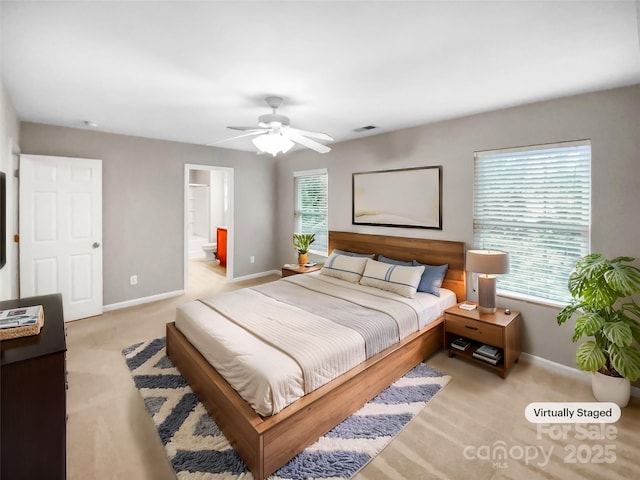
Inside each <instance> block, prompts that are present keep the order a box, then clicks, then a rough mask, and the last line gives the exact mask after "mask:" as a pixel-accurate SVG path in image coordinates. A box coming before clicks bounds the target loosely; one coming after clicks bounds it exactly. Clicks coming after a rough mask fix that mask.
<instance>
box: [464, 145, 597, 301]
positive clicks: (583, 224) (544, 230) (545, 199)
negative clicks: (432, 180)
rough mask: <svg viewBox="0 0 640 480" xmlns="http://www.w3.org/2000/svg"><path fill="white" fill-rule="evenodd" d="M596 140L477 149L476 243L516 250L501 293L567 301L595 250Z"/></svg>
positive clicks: (500, 283) (502, 279) (501, 277)
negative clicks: (573, 280) (580, 265)
mask: <svg viewBox="0 0 640 480" xmlns="http://www.w3.org/2000/svg"><path fill="white" fill-rule="evenodd" d="M590 227H591V144H590V142H588V141H581V142H567V143H561V144H555V145H541V146H534V147H526V148H514V149H508V150H492V151H486V152H476V154H475V182H474V212H473V237H474V243H475V247H476V248H487V249H497V250H504V251H506V252H508V253H509V273H508V274H506V275H499V276H498V286H497V288H498V290H501V291H503V292H505V293H507V292H508V293H512V294H516V295H519V296H523V297H525V298H533V299H541V300H546V301H548V300H551V301H557V302H563V303H564V302H567V301H569V299H570V295H569V292H568V287H567V281H568V277H569V274H570V273H571V272H572V270H573V268H574V266H575V262H576V261H577V260H578V259H579V258H580V257H581V256H583V255H586V254H587V253H589V241H590Z"/></svg>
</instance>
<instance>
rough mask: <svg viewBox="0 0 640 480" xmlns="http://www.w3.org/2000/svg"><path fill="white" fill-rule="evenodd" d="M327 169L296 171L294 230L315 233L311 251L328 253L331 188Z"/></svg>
mask: <svg viewBox="0 0 640 480" xmlns="http://www.w3.org/2000/svg"><path fill="white" fill-rule="evenodd" d="M327 177H328V175H327V170H326V169H323V170H307V171H303V172H294V173H293V179H294V185H295V207H294V222H295V224H294V231H295V232H296V233H315V234H316V239H315V242H314V243H312V244H311V248H310V250H309V251H310V252H311V253H317V254H319V255H327V252H328V250H329V234H328V229H329V227H328V225H329V222H328V209H329V189H328V179H327Z"/></svg>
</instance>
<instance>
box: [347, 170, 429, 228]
mask: <svg viewBox="0 0 640 480" xmlns="http://www.w3.org/2000/svg"><path fill="white" fill-rule="evenodd" d="M351 205H352V211H351V223H352V224H353V225H375V226H379V227H401V228H427V229H435V230H442V165H437V166H429V167H413V168H401V169H394V170H378V171H372V172H357V173H353V174H352V202H351Z"/></svg>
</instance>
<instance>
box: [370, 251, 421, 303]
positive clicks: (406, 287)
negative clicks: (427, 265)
mask: <svg viewBox="0 0 640 480" xmlns="http://www.w3.org/2000/svg"><path fill="white" fill-rule="evenodd" d="M423 272H424V266H419V267H408V266H404V265H391V264H389V263H383V262H378V261H376V260H371V259H368V260H367V265H366V266H365V269H364V273H363V274H362V278H361V279H360V284H361V285H368V286H370V287H376V288H379V289H381V290H387V291H389V292H394V293H397V294H398V295H402V296H403V297H410V298H411V297H413V296H414V295H415V294H416V291H417V290H418V285H419V284H420V278H422V273H423Z"/></svg>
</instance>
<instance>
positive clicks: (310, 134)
mask: <svg viewBox="0 0 640 480" xmlns="http://www.w3.org/2000/svg"><path fill="white" fill-rule="evenodd" d="M288 129H289V130H293V131H294V132H296V133H299V134H300V135H304V136H305V137H311V138H317V139H319V140H327V141H329V142H332V141H333V137H331V136H330V135H327V134H326V133H321V132H311V131H309V130H300V129H299V128H293V127H289V128H288Z"/></svg>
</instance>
